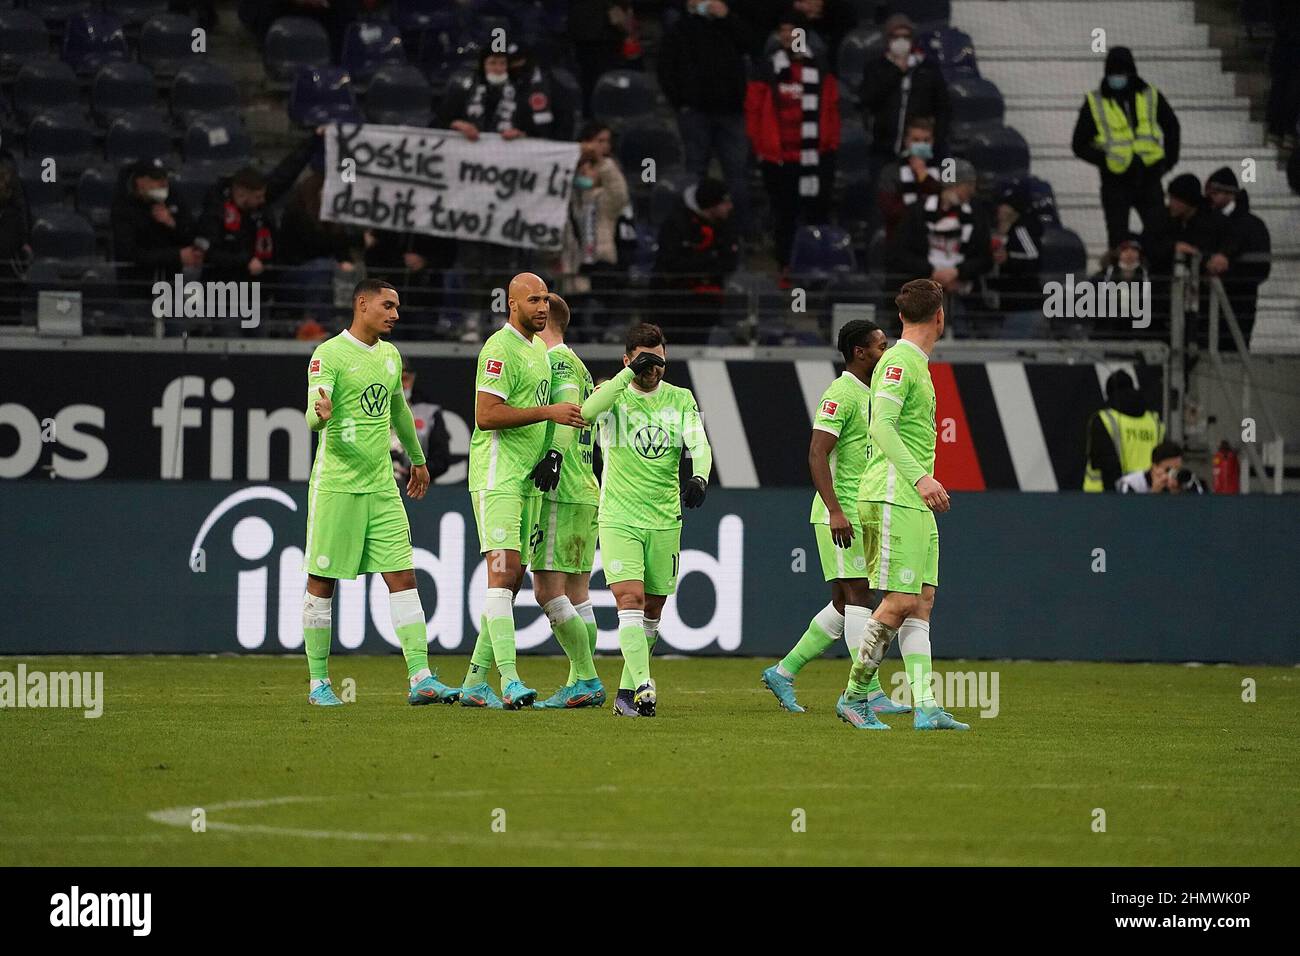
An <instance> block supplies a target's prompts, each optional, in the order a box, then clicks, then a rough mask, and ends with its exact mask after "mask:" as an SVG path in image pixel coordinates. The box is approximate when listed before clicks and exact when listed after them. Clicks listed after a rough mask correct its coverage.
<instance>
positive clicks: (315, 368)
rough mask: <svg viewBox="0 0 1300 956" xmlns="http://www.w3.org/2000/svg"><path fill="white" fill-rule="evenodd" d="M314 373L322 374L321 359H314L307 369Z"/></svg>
mask: <svg viewBox="0 0 1300 956" xmlns="http://www.w3.org/2000/svg"><path fill="white" fill-rule="evenodd" d="M307 371H308V372H310V373H311V374H312V375H319V374H320V359H312V360H311V365H310V366H309V367H308V369H307Z"/></svg>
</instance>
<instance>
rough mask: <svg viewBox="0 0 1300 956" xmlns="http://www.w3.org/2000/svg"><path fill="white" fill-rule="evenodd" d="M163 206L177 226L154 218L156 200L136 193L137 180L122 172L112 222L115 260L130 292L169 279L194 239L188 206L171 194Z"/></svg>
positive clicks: (137, 292)
mask: <svg viewBox="0 0 1300 956" xmlns="http://www.w3.org/2000/svg"><path fill="white" fill-rule="evenodd" d="M163 205H164V206H166V207H167V211H168V212H169V213H171V217H172V220H173V221H174V222H175V223H176V225H175V226H174V227H172V226H166V225H163V224H162V223H160V222H158V221H157V220H155V219H154V217H153V211H152V210H153V206H154V203H153V202H151V201H150V200H148V199H141V198H140V197H139V196H138V195H136V193H135V180H134V178H133V177H132V176H131V175H130V174H129V173H124V174H123V175H122V177H121V179H120V180H119V182H118V191H117V197H116V198H115V199H114V200H113V209H112V213H111V215H110V220H109V221H110V222H111V224H112V233H113V259H114V260H115V261H117V262H119V263H121V265H120V266H119V267H118V279H119V281H121V282H123V283H124V284H127V285H128V286H129V288H128V289H127V290H126V291H127V293H128V294H140V295H144V294H147V293H148V292H149V290H148V289H147V288H145V286H146V285H147V284H150V283H152V282H154V281H155V280H158V279H166V280H167V281H168V282H170V281H171V280H172V277H173V276H174V275H176V273H178V272H180V271H181V269H182V266H181V249H183V248H184V247H185V246H188V245H190V244H191V243H193V242H194V237H195V227H194V223H193V221H192V220H191V219H190V216H189V214H188V213H187V212H186V211H185V207H184V206H183V205H182V204H181V203H179V202H177V200H176V197H175V196H174V195H168V197H167V200H166V201H165V202H164V203H163Z"/></svg>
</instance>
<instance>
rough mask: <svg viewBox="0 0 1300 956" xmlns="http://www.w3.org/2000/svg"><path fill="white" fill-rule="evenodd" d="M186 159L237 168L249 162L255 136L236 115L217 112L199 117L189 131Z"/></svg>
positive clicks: (224, 167) (185, 150)
mask: <svg viewBox="0 0 1300 956" xmlns="http://www.w3.org/2000/svg"><path fill="white" fill-rule="evenodd" d="M183 152H184V155H185V162H186V163H187V164H189V163H195V162H198V163H210V164H214V165H215V166H216V167H218V168H220V169H222V170H224V171H227V172H234V170H235V169H237V168H238V167H240V166H243V165H245V164H246V163H247V162H248V159H249V157H250V156H251V155H252V153H253V140H252V138H251V137H250V136H249V135H248V133H247V132H246V131H245V130H244V128H243V126H242V125H240V124H239V123H238V122H237V120H236V119H233V118H231V117H229V116H225V115H221V114H216V115H208V116H199V117H196V118H195V120H194V122H192V123H191V124H190V126H189V129H187V130H186V131H185V143H184V148H183Z"/></svg>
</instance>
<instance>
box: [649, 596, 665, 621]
mask: <svg viewBox="0 0 1300 956" xmlns="http://www.w3.org/2000/svg"><path fill="white" fill-rule="evenodd" d="M666 603H668V598H667V596H666V595H663V594H647V595H646V596H645V616H646V617H648V618H650V619H651V620H652V621H657V620H659V618H661V617H662V616H663V613H664V605H665V604H666Z"/></svg>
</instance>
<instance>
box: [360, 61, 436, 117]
mask: <svg viewBox="0 0 1300 956" xmlns="http://www.w3.org/2000/svg"><path fill="white" fill-rule="evenodd" d="M432 102H433V90H432V89H431V88H430V86H429V81H428V80H426V79H425V78H424V74H423V73H421V72H420V71H419V70H418V69H416V68H415V67H414V66H412V65H411V64H409V63H385V64H384V65H383V66H381V67H380V68H379V69H378V70H376V71H375V75H374V76H373V77H371V79H370V86H369V88H368V89H367V90H366V119H367V120H369V121H370V122H372V123H386V124H388V125H393V126H427V125H428V124H429V118H430V115H431V108H432Z"/></svg>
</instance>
